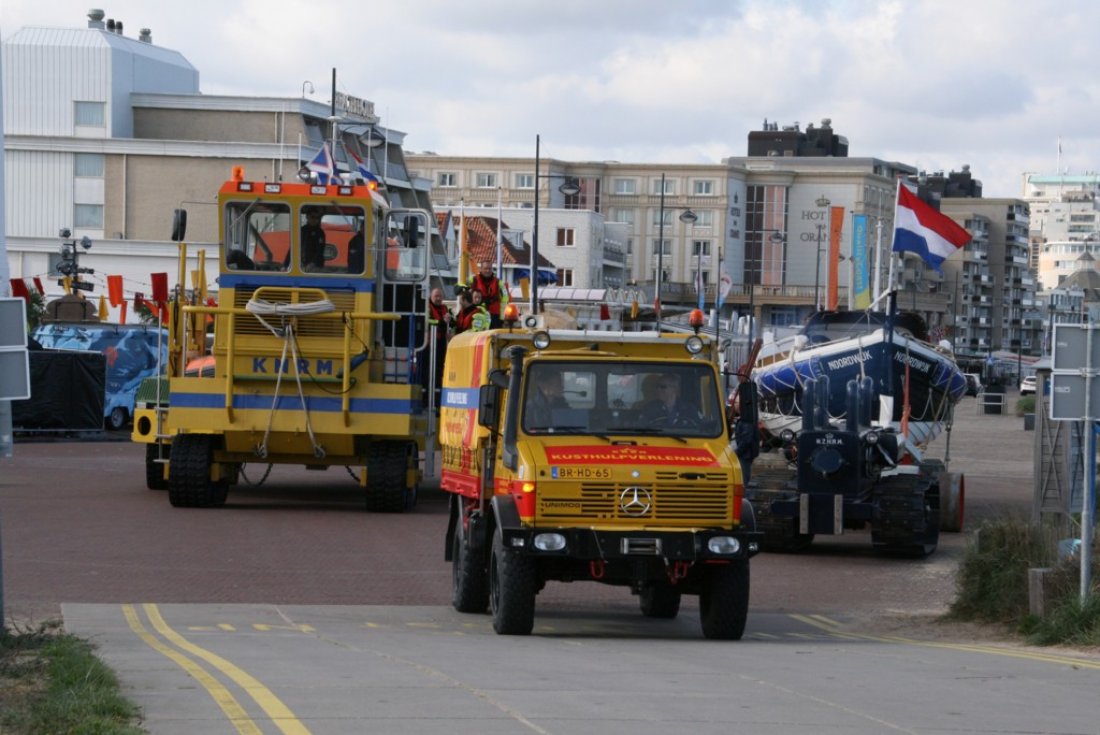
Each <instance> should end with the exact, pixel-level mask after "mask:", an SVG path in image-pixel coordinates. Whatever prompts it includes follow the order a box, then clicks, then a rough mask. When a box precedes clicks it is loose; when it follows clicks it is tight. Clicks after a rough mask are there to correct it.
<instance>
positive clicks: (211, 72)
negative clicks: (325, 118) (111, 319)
mask: <svg viewBox="0 0 1100 735" xmlns="http://www.w3.org/2000/svg"><path fill="white" fill-rule="evenodd" d="M92 7H101V8H102V9H103V10H104V11H106V14H107V17H108V18H114V19H115V20H121V21H123V23H124V26H123V27H124V32H125V35H127V36H131V37H136V36H137V34H138V32H139V29H141V28H150V29H152V33H153V42H154V43H155V44H157V45H159V46H163V47H166V48H170V49H174V50H176V51H179V52H180V53H182V54H183V55H184V56H185V57H186V58H187V59H188V60H189V61H190V62H191V63H192V64H193V65H194V66H195V68H196V69H198V71H199V74H200V84H201V89H202V91H203V92H204V93H207V94H235V95H236V94H239V95H264V96H266V95H276V96H299V95H301V94H302V89H303V82H305V81H307V80H308V81H310V82H312V84H313V88H314V90H315V92H314V93H313V94H312V95H309V96H311V97H312V98H314V99H316V100H318V101H322V102H324V101H327V100H328V99H329V96H330V95H329V92H330V89H331V79H332V69H333V68H336V70H337V72H336V74H337V88H338V90H339V91H341V92H345V93H347V94H350V95H353V96H356V97H362V98H365V99H369V100H372V101H373V102H374V103H375V110H376V112H377V113H378V114H379V115H381V116H382V118H383V120H382V122H383V124H384V125H387V126H389V127H394V128H397V129H400V130H403V131H405V132H407V133H408V137H407V139H406V149H407V150H411V151H427V150H430V151H436V152H438V153H440V154H446V155H488V156H533V155H534V143H535V135H536V134H540V135H541V136H542V154H543V156H547V157H554V158H560V159H565V160H573V161H581V160H615V161H622V162H655V163H660V162H669V163H719V162H720V161H721V159H722V158H724V157H727V156H743V155H745V153H746V140H747V136H748V133H749V131H751V130H759V129H760V128H761V124H762V123H763V121H764V120H765V119H767V120H769V121H776V122H779V123H780V124H781V125H788V124H793V123H794V122H798V123H800V125H801V127H802V129H803V130H804V129H805V128H806V125H807V123H811V122H812V123H814V124H820V121H821V119H822V118H831V119H832V121H833V128H834V130H835V131H836V132H837V133H838V134H840V135H843V136H846V137H847V139H848V142H849V155H851V156H874V157H878V158H883V159H887V160H894V161H900V162H903V163H908V164H912V165H915V166H917V167H919V168H921V169H924V170H926V171H930V172H931V171H943V172H945V173H946V172H947V171H950V170H959V169H960V168H961V167H962V166H963V165H964V164H970V167H971V171H972V173H973V174H974V176H975V177H976V178H978V179H979V180H981V181H982V182H983V185H984V194H985V196H1008V197H1012V196H1019V195H1020V194H1021V184H1020V181H1021V174H1022V173H1023V172H1025V171H1032V172H1041V173H1055V172H1056V171H1057V169H1058V163H1059V158H1058V141H1059V139H1061V148H1062V155H1061V167H1062V169H1063V170H1065V171H1068V172H1069V173H1085V172H1094V171H1096V170H1097V169H1098V168H1100V126H1098V125H1097V120H1098V118H1100V105H1098V102H1100V74H1098V70H1100V62H1098V56H1097V49H1098V48H1100V2H1096V1H1095V0H1066V1H1063V2H1057V1H1052V2H1024V1H1023V0H928V1H926V2H919V1H916V0H891V1H889V2H887V1H874V0H865V1H860V0H834V1H831V2H830V1H829V0H806V1H799V0H788V1H779V0H773V1H766V0H744V1H741V2H738V1H735V0H729V1H728V2H723V1H722V0H712V1H708V0H553V1H550V0H541V1H536V0H531V1H526V2H525V1H524V0H461V1H459V0H405V1H404V2H381V1H380V0H379V1H376V0H370V1H368V2H362V0H359V1H358V2H351V1H345V0H311V1H310V2H290V1H288V0H238V1H236V2H234V1H233V0H221V1H220V2H215V1H213V0H188V1H186V2H180V1H174V2H155V3H154V2H133V1H123V0H109V1H108V2H105V3H102V4H100V3H98V2H97V1H96V0H80V1H79V2H77V1H76V0H48V1H44V0H2V2H0V36H2V37H3V38H5V39H6V38H7V37H9V36H10V35H11V34H13V33H14V32H16V31H17V30H18V29H19V28H22V27H24V26H28V25H36V26H49V27H72V28H83V27H86V26H87V11H88V9H89V8H92ZM307 91H308V90H307Z"/></svg>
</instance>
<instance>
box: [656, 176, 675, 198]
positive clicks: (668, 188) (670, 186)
mask: <svg viewBox="0 0 1100 735" xmlns="http://www.w3.org/2000/svg"><path fill="white" fill-rule="evenodd" d="M664 181H665V194H675V193H676V182H675V181H674V180H673V179H670V178H668V177H665V180H664ZM653 193H654V194H660V193H661V180H660V179H654V180H653Z"/></svg>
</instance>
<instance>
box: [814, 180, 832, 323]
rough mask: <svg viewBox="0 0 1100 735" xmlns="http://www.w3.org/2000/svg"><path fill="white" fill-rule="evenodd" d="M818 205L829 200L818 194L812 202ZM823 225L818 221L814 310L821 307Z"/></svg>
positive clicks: (825, 205) (825, 204) (826, 204)
mask: <svg viewBox="0 0 1100 735" xmlns="http://www.w3.org/2000/svg"><path fill="white" fill-rule="evenodd" d="M814 204H816V205H817V206H818V207H821V208H822V209H825V208H826V207H828V206H829V204H830V202H829V200H828V199H827V198H826V197H825V196H824V195H822V196H819V197H818V198H817V201H816V202H814ZM824 227H825V225H823V224H821V223H820V222H819V223H818V224H817V265H816V268H815V269H814V311H817V310H818V309H819V308H821V291H820V290H819V289H820V288H821V230H822V228H824Z"/></svg>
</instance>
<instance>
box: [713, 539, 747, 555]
mask: <svg viewBox="0 0 1100 735" xmlns="http://www.w3.org/2000/svg"><path fill="white" fill-rule="evenodd" d="M707 549H708V550H709V551H710V553H712V554H736V553H737V552H739V551H741V542H740V541H738V540H737V539H735V538H734V537H733V536H714V537H713V538H711V539H709V540H708V541H707Z"/></svg>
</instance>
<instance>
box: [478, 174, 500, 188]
mask: <svg viewBox="0 0 1100 735" xmlns="http://www.w3.org/2000/svg"><path fill="white" fill-rule="evenodd" d="M476 181H477V183H476V184H475V186H476V187H477V188H478V189H495V188H496V187H497V175H496V174H487V173H479V174H477V177H476Z"/></svg>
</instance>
